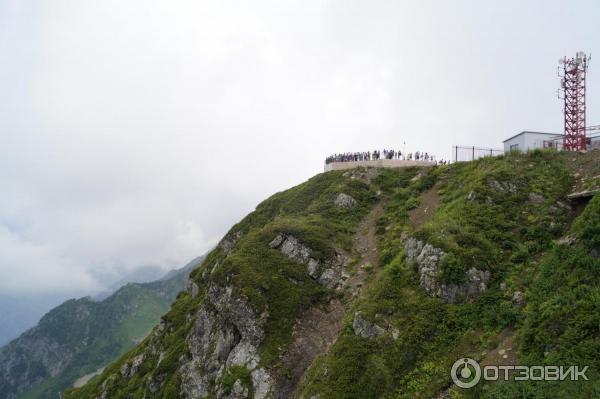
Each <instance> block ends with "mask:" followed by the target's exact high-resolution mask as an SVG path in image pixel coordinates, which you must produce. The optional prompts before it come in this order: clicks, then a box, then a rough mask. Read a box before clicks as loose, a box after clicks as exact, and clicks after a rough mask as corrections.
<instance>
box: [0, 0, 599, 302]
mask: <svg viewBox="0 0 600 399" xmlns="http://www.w3.org/2000/svg"><path fill="white" fill-rule="evenodd" d="M494 3H495V5H492V2H491V1H423V0H419V1H392V0H390V1H374V0H368V1H360V2H359V1H349V0H340V1H307V0H303V1H282V0H277V1H272V2H263V1H257V0H254V1H236V2H231V1H223V0H218V1H202V0H190V1H177V0H164V1H163V0H160V1H158V0H140V1H136V0H129V1H124V0H102V1H89V0H71V1H66V0H39V1H31V0H0V184H1V186H0V187H1V188H0V193H1V195H0V293H1V294H15V295H16V294H19V293H20V294H23V293H25V294H27V293H30V292H37V293H65V295H71V294H73V293H94V292H97V291H99V290H101V289H102V288H104V285H106V284H107V282H108V281H109V280H111V279H116V278H117V277H118V275H119V274H121V273H123V272H124V271H127V270H132V269H135V268H136V267H139V266H142V265H159V266H161V267H163V268H165V269H168V268H171V267H174V266H181V265H183V264H184V263H185V262H187V261H188V260H190V259H191V258H193V257H195V256H197V255H199V254H202V253H203V252H204V251H206V250H208V249H209V248H211V246H213V245H215V243H216V242H217V241H218V239H219V238H220V237H221V236H222V235H223V234H224V233H225V232H226V231H227V230H228V229H229V227H230V226H231V225H232V224H233V223H235V222H236V221H238V220H239V219H240V218H241V217H243V216H244V215H245V214H247V213H248V212H249V211H251V210H252V209H253V208H254V206H255V205H256V204H257V203H258V202H260V201H261V200H263V199H264V198H266V197H267V196H269V195H270V194H273V193H274V192H276V191H280V190H283V189H285V188H288V187H290V186H293V185H295V184H298V183H301V182H302V181H304V180H306V179H307V178H309V177H310V176H312V175H314V174H316V173H319V172H320V171H321V170H322V166H323V165H322V162H323V159H324V158H325V156H326V155H328V154H330V153H333V152H341V151H357V150H368V149H371V150H372V149H374V148H380V149H381V148H390V147H394V148H401V146H402V143H403V142H406V149H407V150H413V151H414V150H423V151H428V152H431V153H435V154H437V155H438V157H449V156H450V152H451V146H452V145H453V144H465V145H479V146H485V147H495V148H499V147H501V141H502V140H503V139H505V138H507V137H508V136H510V135H513V134H515V133H517V132H519V131H521V130H526V129H529V130H544V131H556V132H560V131H561V126H562V115H561V104H560V102H559V101H558V100H557V99H556V89H557V87H558V79H557V77H556V67H557V65H558V63H557V61H558V59H559V58H560V57H562V56H564V55H574V54H575V52H576V51H578V50H584V51H588V52H592V53H594V52H598V54H599V56H600V48H598V45H599V43H600V41H599V38H600V24H599V23H598V17H599V16H600V6H599V4H600V3H598V2H597V1H587V2H586V1H568V2H567V1H547V0H545V1H523V0H519V1H506V0H503V1H495V2H494ZM599 82H600V61H599V64H598V65H595V62H594V60H592V63H591V68H590V78H589V86H588V90H589V91H588V94H589V102H588V105H589V108H590V109H589V113H588V115H589V116H588V122H589V124H600V112H599V111H598V107H599V106H600V83H599Z"/></svg>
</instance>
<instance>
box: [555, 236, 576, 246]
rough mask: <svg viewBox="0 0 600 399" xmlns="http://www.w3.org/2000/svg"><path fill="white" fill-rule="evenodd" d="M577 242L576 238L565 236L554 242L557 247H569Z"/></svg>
mask: <svg viewBox="0 0 600 399" xmlns="http://www.w3.org/2000/svg"><path fill="white" fill-rule="evenodd" d="M576 242H577V237H576V236H574V235H567V236H564V237H561V238H559V239H558V240H556V243H557V244H558V245H567V246H571V245H573V244H575V243H576Z"/></svg>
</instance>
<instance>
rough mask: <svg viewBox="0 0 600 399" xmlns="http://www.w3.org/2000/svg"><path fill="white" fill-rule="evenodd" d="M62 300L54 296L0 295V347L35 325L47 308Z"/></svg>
mask: <svg viewBox="0 0 600 399" xmlns="http://www.w3.org/2000/svg"><path fill="white" fill-rule="evenodd" d="M63 301H64V298H62V299H61V298H58V297H54V296H31V295H29V296H25V295H23V296H20V297H15V296H9V295H0V315H2V321H1V322H0V347H2V346H3V345H6V344H7V343H9V342H10V341H11V340H13V339H15V338H17V337H18V336H19V335H20V334H21V333H22V332H24V331H26V330H28V329H30V328H31V327H33V326H35V325H36V323H37V322H38V321H39V320H40V318H41V317H42V316H43V315H44V314H45V313H47V312H48V310H50V309H52V308H53V307H54V306H56V305H58V304H60V303H62V302H63Z"/></svg>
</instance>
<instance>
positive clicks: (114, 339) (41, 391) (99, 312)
mask: <svg viewBox="0 0 600 399" xmlns="http://www.w3.org/2000/svg"><path fill="white" fill-rule="evenodd" d="M201 261H202V258H197V259H195V260H194V261H192V262H191V263H190V264H188V265H187V266H186V267H184V268H182V269H179V270H177V271H176V272H174V273H172V274H170V275H169V278H168V279H165V280H159V281H155V282H151V283H144V284H137V283H130V284H127V285H125V286H124V287H122V288H120V289H119V290H118V291H117V292H115V293H114V294H113V295H111V296H109V297H108V298H106V299H104V300H103V301H99V302H97V301H94V300H92V299H91V298H89V297H86V298H81V299H72V300H69V301H66V302H64V303H63V304H61V305H60V306H57V307H56V308H54V309H52V310H51V311H50V312H48V313H47V314H46V315H45V316H44V317H42V319H41V320H40V322H39V323H38V325H37V326H36V327H34V328H32V329H30V330H28V331H26V332H25V333H23V334H22V335H21V336H20V337H19V338H17V339H15V340H14V341H12V342H11V343H10V344H8V345H7V346H5V347H3V348H2V349H0V398H52V399H54V398H57V397H58V395H59V393H60V392H62V391H63V390H64V389H66V388H67V387H70V386H72V385H73V383H74V382H75V380H77V379H78V378H80V377H82V376H84V375H86V374H88V373H92V372H94V371H96V370H97V369H99V368H100V367H103V366H105V365H107V364H108V363H110V362H112V361H114V360H115V359H116V358H118V357H119V356H120V355H122V354H123V353H125V352H126V351H127V350H129V349H131V348H132V347H133V346H135V344H137V343H138V342H140V341H141V340H142V339H143V338H144V337H145V336H146V335H147V334H148V333H149V332H150V330H151V329H152V327H154V326H155V325H156V324H157V323H158V321H159V319H160V316H161V315H162V314H164V313H165V312H167V311H168V310H169V307H170V305H171V303H172V302H173V300H174V299H175V297H176V296H177V293H179V292H180V291H181V290H183V289H185V286H186V283H187V279H188V276H189V273H190V272H191V271H192V270H193V268H194V267H195V266H197V265H198V264H199V263H200V262H201Z"/></svg>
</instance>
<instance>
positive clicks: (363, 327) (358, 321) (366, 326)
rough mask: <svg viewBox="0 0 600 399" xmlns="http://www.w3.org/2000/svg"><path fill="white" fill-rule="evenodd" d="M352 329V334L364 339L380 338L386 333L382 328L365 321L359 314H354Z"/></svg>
mask: <svg viewBox="0 0 600 399" xmlns="http://www.w3.org/2000/svg"><path fill="white" fill-rule="evenodd" d="M352 329H353V330H354V334H356V335H358V336H360V337H363V338H366V339H372V338H377V337H380V336H382V335H384V334H385V332H386V331H385V329H384V328H383V327H380V326H378V325H377V324H373V323H370V322H369V321H367V320H366V319H365V318H364V317H363V315H362V314H361V313H360V312H356V313H355V314H354V320H353V321H352Z"/></svg>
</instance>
